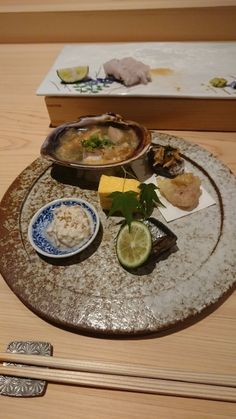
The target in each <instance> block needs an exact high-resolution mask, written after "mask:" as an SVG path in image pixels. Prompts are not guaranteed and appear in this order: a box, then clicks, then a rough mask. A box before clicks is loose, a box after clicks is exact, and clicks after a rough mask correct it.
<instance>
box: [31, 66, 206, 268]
mask: <svg viewBox="0 0 236 419" xmlns="http://www.w3.org/2000/svg"><path fill="white" fill-rule="evenodd" d="M108 64H109V65H110V64H111V63H108ZM109 65H108V66H107V68H110V67H109ZM41 154H42V156H43V157H45V158H47V159H49V160H52V161H53V162H54V163H59V164H60V165H63V166H72V167H73V168H74V167H75V168H77V169H80V168H81V167H83V168H84V170H85V171H87V170H96V169H99V170H101V169H104V171H105V169H106V168H107V166H108V167H109V168H114V167H116V166H117V165H118V166H121V167H122V169H123V177H118V176H111V175H106V174H105V173H102V174H101V176H100V180H99V185H98V192H97V193H98V198H99V203H100V206H101V209H102V210H103V211H105V213H106V215H107V216H108V217H118V218H117V220H118V222H117V237H116V241H115V247H116V255H117V258H118V260H119V262H120V264H121V265H122V266H123V267H124V268H126V269H129V270H130V269H131V270H132V269H135V268H138V267H140V266H143V265H144V266H145V264H148V263H149V262H150V261H152V262H153V260H154V257H155V259H156V261H158V258H160V256H161V255H163V254H166V257H167V256H168V251H170V250H171V249H172V248H173V247H174V246H175V245H176V243H177V236H176V235H175V234H174V233H173V232H172V231H171V230H170V229H169V228H167V226H165V225H164V224H163V223H162V222H160V221H159V220H157V219H156V218H155V217H154V218H153V217H152V215H153V212H154V210H155V211H157V210H156V208H158V207H159V208H160V207H165V205H164V204H163V202H162V198H160V197H164V198H165V199H166V200H167V201H168V202H170V203H171V204H172V205H173V206H176V207H178V208H180V209H182V210H184V211H186V212H188V211H189V212H190V211H192V210H193V209H194V208H196V207H197V206H198V203H199V197H200V196H201V189H200V186H201V181H200V179H199V177H198V176H196V175H194V174H193V173H191V172H187V171H186V170H185V161H184V157H183V155H182V154H181V151H180V150H179V149H178V148H176V147H172V146H171V145H170V144H167V145H161V144H151V135H150V133H149V131H147V130H146V128H145V127H143V126H141V125H140V124H138V123H137V122H133V121H125V120H124V119H123V118H122V117H121V116H120V115H116V114H112V113H108V114H104V115H95V116H86V117H81V118H80V119H79V120H78V121H77V122H74V123H68V124H64V125H62V126H59V127H57V128H56V129H54V130H53V131H52V133H51V134H49V136H48V137H47V139H46V141H45V142H44V144H43V145H42V148H41ZM138 158H139V159H142V160H143V161H145V162H146V164H148V166H149V169H150V170H151V172H152V173H154V174H156V175H157V176H156V179H155V180H154V182H142V181H140V180H138V176H137V177H135V174H134V173H133V172H132V169H131V167H130V163H131V162H132V161H135V160H137V159H138ZM159 175H161V176H159ZM157 191H158V192H159V194H157ZM68 202H69V201H67V202H64V203H63V205H61V202H60V206H59V207H56V208H54V209H53V211H51V213H50V217H49V221H48V220H47V217H45V215H44V213H45V209H41V210H39V213H37V214H36V216H34V218H33V220H32V221H31V224H30V228H29V239H30V241H31V243H32V245H33V246H34V247H35V248H36V250H38V251H39V253H40V252H41V253H42V254H44V255H48V256H52V257H63V256H70V255H71V254H72V255H74V254H76V253H78V252H81V251H82V250H83V249H84V248H86V247H87V246H88V244H87V243H89V244H90V243H91V241H92V240H91V237H92V238H93V239H94V238H95V236H96V234H94V231H93V228H94V225H93V224H91V219H89V217H88V214H86V212H85V211H84V209H83V208H82V207H81V203H78V205H76V201H75V202H73V203H72V205H68ZM85 205H87V206H88V207H89V203H85ZM54 206H55V205H54ZM48 208H50V204H49V206H47V211H48ZM93 212H94V214H95V215H96V210H95V209H93ZM42 214H43V215H42ZM40 217H41V218H42V217H43V223H44V227H43V228H42V227H41V230H40V233H39V231H38V224H40V223H41V224H42V221H40V222H39V219H40ZM96 217H97V219H96V223H95V224H96V233H97V226H98V216H96ZM45 220H46V223H45ZM35 231H36V233H35ZM39 235H40V240H41V243H43V246H44V247H45V248H42V245H41V247H40V245H39V240H38V236H39ZM35 237H37V240H38V241H37V240H36V239H35ZM48 243H50V245H48ZM81 243H82V244H84V243H85V244H86V246H83V245H82V246H81ZM37 246H38V247H37ZM51 249H53V250H51ZM55 249H57V251H56V252H55ZM70 250H71V251H70ZM63 251H64V252H65V254H64V253H63ZM55 255H56V256H55Z"/></svg>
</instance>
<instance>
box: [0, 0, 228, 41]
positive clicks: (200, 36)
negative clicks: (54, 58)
mask: <svg viewBox="0 0 236 419" xmlns="http://www.w3.org/2000/svg"><path fill="white" fill-rule="evenodd" d="M235 20H236V1H235V0H148V1H142V0H128V1H126V0H114V1H109V0H102V1H98V0H88V1H83V0H79V1H76V0H70V1H66V0H49V1H47V0H42V1H39V0H32V1H31V0H28V1H23V2H19V1H18V0H8V1H4V0H0V40H1V42H11V43H15V42H17V43H19V42H27V43H29V42H33V43H35V42H104V41H107V40H109V42H128V41H200V40H205V41H206V40H212V41H216V40H221V41H224V40H228V41H229V40H235V39H236V30H235ZM42 28H43V30H42Z"/></svg>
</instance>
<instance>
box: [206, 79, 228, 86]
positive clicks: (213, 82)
mask: <svg viewBox="0 0 236 419" xmlns="http://www.w3.org/2000/svg"><path fill="white" fill-rule="evenodd" d="M209 83H210V84H211V85H212V86H213V87H225V86H226V85H227V80H226V79H224V78H223V77H214V78H213V79H211V80H210V82H209Z"/></svg>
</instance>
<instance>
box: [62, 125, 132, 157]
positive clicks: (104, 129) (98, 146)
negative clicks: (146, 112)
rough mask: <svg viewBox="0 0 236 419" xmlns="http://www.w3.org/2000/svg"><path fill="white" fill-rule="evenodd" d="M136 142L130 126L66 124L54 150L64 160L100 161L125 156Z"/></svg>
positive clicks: (130, 153)
mask: <svg viewBox="0 0 236 419" xmlns="http://www.w3.org/2000/svg"><path fill="white" fill-rule="evenodd" d="M138 146H139V139H138V136H137V135H136V133H135V131H134V130H133V129H130V128H127V129H125V128H123V129H121V128H117V127H115V126H112V125H95V126H93V127H92V128H88V129H79V130H78V129H75V128H69V129H68V130H67V131H66V132H65V133H64V134H63V135H62V136H61V138H60V144H59V146H58V148H57V149H56V151H55V154H56V156H57V158H59V159H60V160H63V161H70V162H77V163H81V164H98V165H99V164H109V163H116V162H120V161H123V160H126V159H128V158H129V157H131V156H133V154H134V153H135V150H136V149H137V148H138Z"/></svg>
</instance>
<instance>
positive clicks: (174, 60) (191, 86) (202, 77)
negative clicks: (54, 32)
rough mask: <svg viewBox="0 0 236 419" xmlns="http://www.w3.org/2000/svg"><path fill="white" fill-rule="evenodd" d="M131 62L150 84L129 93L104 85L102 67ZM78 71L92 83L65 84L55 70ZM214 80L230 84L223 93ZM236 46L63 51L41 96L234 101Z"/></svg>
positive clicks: (128, 45) (176, 45)
mask: <svg viewBox="0 0 236 419" xmlns="http://www.w3.org/2000/svg"><path fill="white" fill-rule="evenodd" d="M127 56H131V57H133V58H135V59H137V60H140V61H142V62H144V63H145V64H148V65H149V66H150V68H151V75H152V81H151V82H149V83H148V84H147V85H143V84H139V85H136V86H132V87H125V86H124V85H123V84H121V83H118V82H112V83H106V82H104V81H103V80H102V81H101V79H104V77H105V74H104V70H103V64H104V63H105V62H106V61H109V60H110V59H112V58H118V59H120V58H124V57H127ZM80 65H88V66H89V77H90V78H92V80H93V83H91V82H80V83H76V84H63V83H61V80H60V79H59V77H58V75H57V72H56V70H57V69H59V68H64V67H73V66H80ZM214 77H223V78H225V79H226V80H227V86H226V87H224V88H214V87H212V86H211V85H210V83H209V81H210V80H211V79H212V78H214ZM233 82H236V42H144V43H110V44H109V43H106V44H99V43H98V44H73V45H66V46H64V47H63V49H62V51H61V53H60V54H59V56H58V57H57V59H56V61H55V62H54V64H53V66H52V68H51V69H50V70H49V72H48V74H47V75H46V77H45V78H44V80H43V81H42V83H41V84H40V86H39V88H38V90H37V94H38V95H42V96H68V97H70V96H74V97H75V96H76V97H85V96H90V97H91V96H103V97H104V96H112V97H122V96H128V97H129V96H130V97H132V96H134V97H135V96H139V97H176V98H181V97H182V98H184V97H186V98H209V99H212V98H213V99H235V98H236V89H235V88H233V87H232V83H233Z"/></svg>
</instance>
